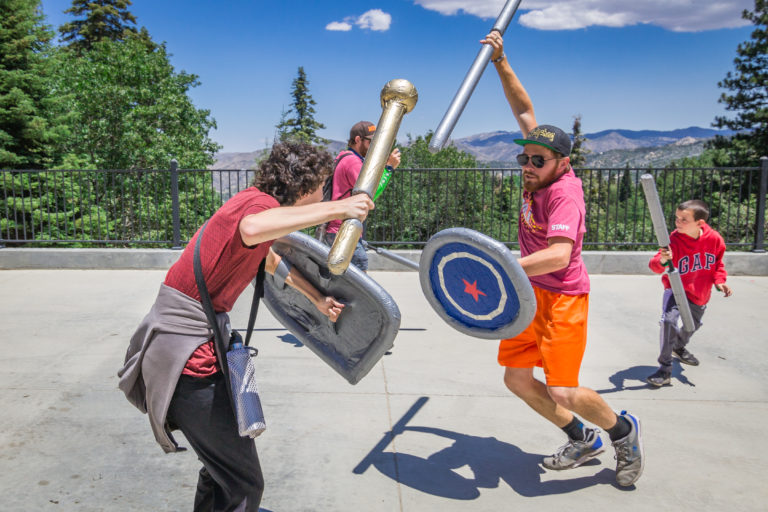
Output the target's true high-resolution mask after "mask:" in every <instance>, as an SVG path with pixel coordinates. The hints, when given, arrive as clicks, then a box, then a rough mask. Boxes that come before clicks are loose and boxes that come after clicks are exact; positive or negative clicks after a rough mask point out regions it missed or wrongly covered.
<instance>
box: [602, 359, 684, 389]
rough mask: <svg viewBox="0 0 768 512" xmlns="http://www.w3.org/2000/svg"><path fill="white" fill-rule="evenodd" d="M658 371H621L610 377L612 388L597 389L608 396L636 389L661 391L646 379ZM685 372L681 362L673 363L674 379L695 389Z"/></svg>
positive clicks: (640, 368) (643, 368)
mask: <svg viewBox="0 0 768 512" xmlns="http://www.w3.org/2000/svg"><path fill="white" fill-rule="evenodd" d="M656 370H658V366H646V365H642V366H632V367H631V368H627V369H626V370H619V371H618V372H616V373H614V374H613V375H611V376H610V377H608V380H609V381H610V383H611V384H613V387H612V388H606V389H596V390H595V391H597V392H598V393H600V394H601V395H602V394H607V393H616V392H617V391H632V390H636V389H659V388H655V387H653V386H651V385H650V384H648V383H647V382H646V381H645V379H646V378H648V377H649V376H650V375H651V374H653V372H655V371H656ZM684 371H685V370H684V369H683V368H682V366H681V364H680V361H678V360H677V359H675V360H674V361H672V377H673V378H675V379H677V380H678V381H680V383H681V384H686V385H688V386H691V387H695V386H696V384H694V383H693V382H691V381H690V380H689V379H688V377H686V376H685V375H684V374H683V372H684ZM627 381H630V382H632V381H635V382H637V384H632V385H625V383H626V382H627Z"/></svg>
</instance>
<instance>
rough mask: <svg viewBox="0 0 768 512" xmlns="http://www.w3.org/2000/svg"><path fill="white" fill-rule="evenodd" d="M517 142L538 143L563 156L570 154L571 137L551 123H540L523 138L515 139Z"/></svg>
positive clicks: (523, 144)
mask: <svg viewBox="0 0 768 512" xmlns="http://www.w3.org/2000/svg"><path fill="white" fill-rule="evenodd" d="M515 142H516V143H517V144H520V145H521V146H525V145H526V144H538V145H539V146H544V147H545V148H549V149H551V150H552V151H555V152H556V153H560V154H561V155H563V156H568V155H570V154H571V138H570V137H569V136H568V134H567V133H565V132H564V131H563V130H561V129H560V128H558V127H557V126H552V125H551V124H542V125H539V126H537V127H536V128H534V129H533V130H531V131H530V132H529V133H528V137H526V138H525V139H515Z"/></svg>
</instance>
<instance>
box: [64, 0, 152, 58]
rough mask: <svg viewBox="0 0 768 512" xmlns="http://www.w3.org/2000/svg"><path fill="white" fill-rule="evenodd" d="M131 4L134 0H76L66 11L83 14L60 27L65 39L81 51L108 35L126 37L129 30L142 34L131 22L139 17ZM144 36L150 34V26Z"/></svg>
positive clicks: (110, 37) (115, 38)
mask: <svg viewBox="0 0 768 512" xmlns="http://www.w3.org/2000/svg"><path fill="white" fill-rule="evenodd" d="M129 5H131V0H72V7H70V8H69V9H67V10H66V11H64V12H65V13H68V14H72V15H73V16H81V18H79V19H76V20H74V21H71V22H69V23H65V24H64V25H62V26H61V27H59V32H60V33H61V40H62V41H64V42H68V43H69V45H68V46H69V48H71V49H74V50H76V51H78V52H80V51H87V50H90V49H91V47H92V46H93V44H94V43H97V42H99V41H102V40H104V39H109V40H110V41H122V40H124V39H125V38H126V37H127V36H128V35H129V34H134V35H136V34H138V32H137V31H136V28H135V27H133V26H131V25H135V24H136V18H135V17H134V15H133V14H131V13H130V12H129V11H128V6H129ZM141 36H145V37H148V34H147V33H146V30H143V31H142V33H141ZM142 38H143V37H142Z"/></svg>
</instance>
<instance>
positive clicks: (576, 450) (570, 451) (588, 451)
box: [541, 428, 605, 470]
mask: <svg viewBox="0 0 768 512" xmlns="http://www.w3.org/2000/svg"><path fill="white" fill-rule="evenodd" d="M585 432H586V436H587V437H586V439H584V441H574V440H573V439H568V442H567V443H566V444H564V445H563V446H561V447H560V449H559V450H557V453H555V454H554V455H550V456H549V457H544V459H543V460H542V462H541V464H542V465H543V466H544V467H545V468H547V469H557V470H560V469H571V468H576V467H579V466H581V465H582V464H584V463H585V462H587V461H588V460H589V459H592V458H594V457H596V456H597V455H599V454H601V453H603V451H605V447H604V446H603V441H602V440H601V439H600V429H599V428H588V429H585Z"/></svg>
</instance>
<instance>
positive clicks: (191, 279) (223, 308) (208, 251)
mask: <svg viewBox="0 0 768 512" xmlns="http://www.w3.org/2000/svg"><path fill="white" fill-rule="evenodd" d="M278 206H280V204H279V203H278V202H277V200H276V199H275V198H274V197H272V196H270V195H268V194H265V193H263V192H261V191H259V190H258V189H257V188H256V187H250V188H247V189H245V190H243V191H241V192H239V193H237V194H236V195H235V196H234V197H232V198H231V199H230V200H229V201H227V202H226V203H224V205H223V206H222V207H221V208H219V210H218V211H217V212H216V213H214V214H213V216H212V217H211V219H210V220H209V221H208V225H207V226H206V228H205V235H204V236H203V240H202V242H201V243H200V262H201V264H202V267H203V275H204V276H205V284H206V286H207V287H208V293H209V294H210V296H211V301H212V302H213V309H214V310H216V312H217V313H222V312H224V313H226V312H229V311H231V310H232V307H233V306H234V304H235V301H236V300H237V298H238V297H239V296H240V294H241V293H242V292H243V290H245V288H246V287H247V286H248V285H249V284H250V282H251V281H252V280H253V278H254V277H255V276H256V273H257V272H258V270H259V265H260V264H261V261H262V260H263V259H264V258H265V257H266V255H267V251H268V250H269V248H270V246H271V245H272V241H269V242H264V243H261V244H258V245H255V246H252V247H247V246H246V245H245V244H244V243H243V239H242V238H241V236H240V221H241V220H242V219H243V217H245V216H246V215H252V214H256V213H260V212H263V211H266V210H268V209H270V208H277V207H278ZM199 233H200V230H198V231H197V233H195V235H194V236H193V237H192V239H191V240H190V241H189V243H188V244H187V247H186V248H185V249H184V252H182V254H181V257H180V258H179V260H178V261H177V262H176V263H174V265H173V266H172V267H171V268H170V269H169V270H168V274H166V276H165V284H166V286H170V287H171V288H175V289H176V290H179V291H180V292H181V293H183V294H184V295H187V296H189V297H192V298H193V299H195V300H198V301H199V300H200V293H199V292H198V291H197V283H196V282H195V272H194V268H193V261H194V259H193V258H194V254H195V243H196V242H197V236H198V234H199ZM217 371H219V368H218V366H217V363H216V354H215V352H214V349H213V341H209V342H208V343H205V344H203V345H201V346H200V347H199V348H198V349H197V350H196V351H195V352H194V353H193V354H192V356H191V357H190V358H189V360H188V361H187V365H186V367H185V368H184V370H183V371H182V373H183V374H185V375H193V376H197V377H206V376H208V375H212V374H214V373H216V372H217Z"/></svg>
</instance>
